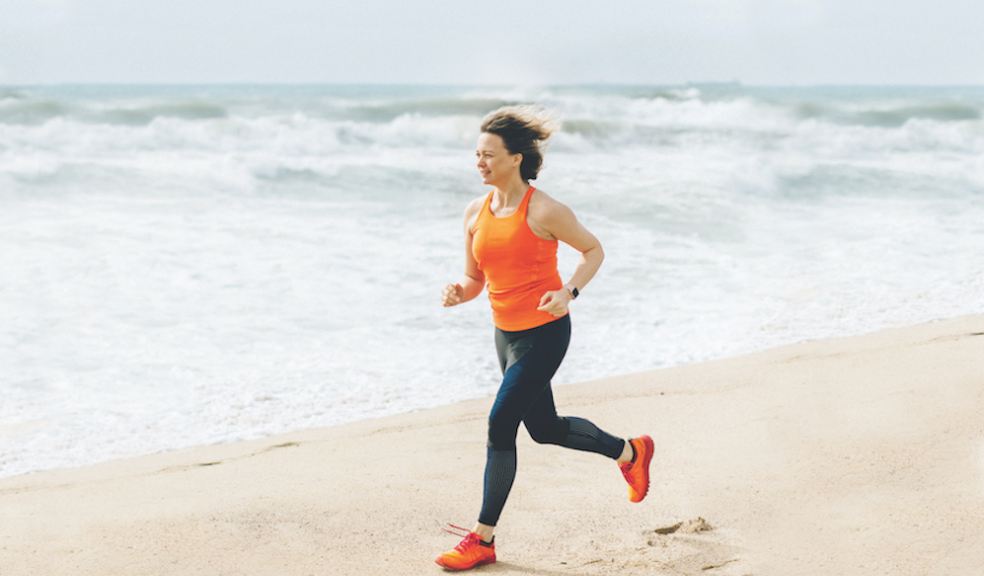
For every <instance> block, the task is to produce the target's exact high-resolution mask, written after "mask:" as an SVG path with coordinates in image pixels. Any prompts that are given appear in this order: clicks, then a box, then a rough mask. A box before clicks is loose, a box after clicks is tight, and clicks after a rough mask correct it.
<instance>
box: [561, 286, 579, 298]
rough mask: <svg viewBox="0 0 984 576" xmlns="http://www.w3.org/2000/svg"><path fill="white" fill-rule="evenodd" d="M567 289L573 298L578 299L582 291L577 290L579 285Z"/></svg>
mask: <svg viewBox="0 0 984 576" xmlns="http://www.w3.org/2000/svg"><path fill="white" fill-rule="evenodd" d="M564 288H567V286H564ZM567 291H568V292H570V294H571V300H577V295H578V294H580V292H578V291H577V286H575V287H574V288H567Z"/></svg>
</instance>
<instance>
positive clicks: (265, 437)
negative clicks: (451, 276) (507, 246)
mask: <svg viewBox="0 0 984 576" xmlns="http://www.w3.org/2000/svg"><path fill="white" fill-rule="evenodd" d="M973 316H976V315H975V314H963V315H959V316H953V317H947V318H934V319H932V320H925V321H921V322H918V323H915V324H906V323H904V321H901V320H900V321H898V322H895V323H893V324H891V325H888V326H883V327H880V328H874V329H871V330H868V331H866V332H860V333H855V334H845V335H838V336H816V337H810V338H804V339H802V340H798V341H794V342H790V343H786V344H778V345H774V346H767V347H763V348H758V349H755V350H751V351H744V352H739V353H736V354H728V355H725V356H720V357H712V358H705V359H702V360H692V361H685V362H681V363H678V364H671V365H668V366H661V367H658V368H649V369H647V370H641V371H629V372H618V373H612V374H607V375H605V376H601V377H595V378H589V379H585V380H577V381H574V382H563V383H559V384H558V383H556V382H555V383H554V384H553V388H554V390H556V389H557V387H558V386H560V387H567V386H576V385H581V384H589V383H592V382H600V381H607V380H611V379H625V378H630V379H631V378H634V377H636V376H639V375H644V374H649V373H652V372H656V371H660V370H673V369H678V368H684V367H688V366H695V365H701V364H704V363H708V362H720V361H724V360H730V359H734V358H740V357H744V356H749V355H754V354H760V353H763V352H768V351H771V350H777V349H780V348H785V347H787V346H797V345H801V344H808V343H812V342H819V341H825V340H834V339H839V338H853V337H857V336H865V335H868V334H873V333H877V332H881V331H884V330H895V329H902V328H908V327H915V326H921V325H924V324H932V323H936V322H945V321H950V320H956V319H960V318H965V317H973ZM494 397H495V392H494V391H493V392H492V393H491V394H489V395H486V396H476V397H474V398H464V399H461V400H455V401H452V402H450V403H445V404H438V405H434V406H423V407H418V408H413V409H411V410H410V411H406V412H397V413H393V414H382V415H374V416H368V417H360V418H357V419H355V420H350V421H346V422H339V423H334V424H325V425H317V426H305V427H301V428H296V429H291V430H285V431H281V432H274V433H271V434H266V435H262V436H257V437H254V438H246V439H236V440H218V441H215V442H211V443H196V444H190V445H186V446H178V447H174V448H164V449H160V450H157V451H155V452H142V453H136V454H129V455H122V456H113V457H109V458H105V459H102V460H97V461H93V462H85V463H80V464H67V465H61V466H55V467H52V468H42V469H38V470H29V471H26V472H18V473H16V474H12V475H6V476H0V482H3V481H4V480H14V479H22V478H27V477H30V476H33V475H36V474H41V473H45V472H58V471H70V470H77V469H80V468H88V467H91V466H100V465H105V464H110V463H113V462H116V461H118V460H133V459H141V458H149V457H155V456H164V455H167V454H170V453H172V452H179V451H188V450H196V449H199V448H209V447H216V446H222V445H227V444H243V443H263V442H265V441H267V440H271V439H276V438H280V437H285V436H290V435H293V434H298V433H303V432H308V431H316V430H326V429H330V428H335V427H339V426H347V425H351V424H355V423H358V422H368V421H372V420H381V419H386V418H391V417H398V416H403V415H407V414H413V413H416V412H421V411H427V410H434V409H437V408H444V407H449V406H453V405H456V404H459V403H463V402H479V401H482V400H483V399H489V400H491V399H493V398H494Z"/></svg>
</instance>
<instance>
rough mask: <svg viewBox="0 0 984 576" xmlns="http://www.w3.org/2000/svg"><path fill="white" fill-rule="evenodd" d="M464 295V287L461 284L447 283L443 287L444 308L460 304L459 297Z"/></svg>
mask: <svg viewBox="0 0 984 576" xmlns="http://www.w3.org/2000/svg"><path fill="white" fill-rule="evenodd" d="M464 297H465V288H464V287H463V286H462V285H461V284H448V285H447V286H445V287H444V294H443V304H444V307H445V308H447V307H448V306H457V305H458V304H461V299H462V298H464Z"/></svg>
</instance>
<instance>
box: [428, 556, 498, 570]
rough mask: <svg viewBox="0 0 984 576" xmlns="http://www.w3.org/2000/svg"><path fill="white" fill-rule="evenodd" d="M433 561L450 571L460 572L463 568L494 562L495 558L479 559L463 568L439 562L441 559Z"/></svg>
mask: <svg viewBox="0 0 984 576" xmlns="http://www.w3.org/2000/svg"><path fill="white" fill-rule="evenodd" d="M434 563H435V564H437V565H438V566H440V567H442V568H444V569H445V570H448V571H450V572H461V571H463V570H471V569H472V568H478V567H479V566H483V565H485V564H493V563H495V558H488V559H486V560H479V561H478V562H476V563H474V564H472V565H471V566H467V567H465V568H454V567H451V566H448V565H447V564H441V561H440V560H434Z"/></svg>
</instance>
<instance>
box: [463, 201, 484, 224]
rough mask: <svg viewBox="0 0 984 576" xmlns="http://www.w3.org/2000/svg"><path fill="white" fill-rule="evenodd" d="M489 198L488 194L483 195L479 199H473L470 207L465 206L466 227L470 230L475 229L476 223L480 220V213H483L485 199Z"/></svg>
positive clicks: (469, 204) (469, 203)
mask: <svg viewBox="0 0 984 576" xmlns="http://www.w3.org/2000/svg"><path fill="white" fill-rule="evenodd" d="M487 197H488V194H482V195H481V196H479V197H478V198H474V199H472V200H471V201H470V202H468V205H467V206H465V225H466V226H467V227H468V229H469V230H471V229H472V228H474V226H475V221H476V220H478V213H479V212H481V211H482V206H483V205H484V204H485V199H486V198H487Z"/></svg>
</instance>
